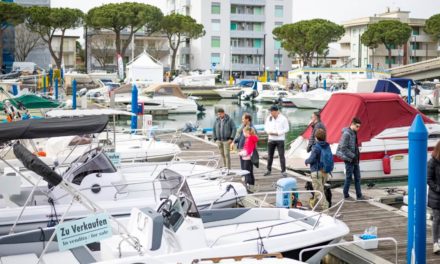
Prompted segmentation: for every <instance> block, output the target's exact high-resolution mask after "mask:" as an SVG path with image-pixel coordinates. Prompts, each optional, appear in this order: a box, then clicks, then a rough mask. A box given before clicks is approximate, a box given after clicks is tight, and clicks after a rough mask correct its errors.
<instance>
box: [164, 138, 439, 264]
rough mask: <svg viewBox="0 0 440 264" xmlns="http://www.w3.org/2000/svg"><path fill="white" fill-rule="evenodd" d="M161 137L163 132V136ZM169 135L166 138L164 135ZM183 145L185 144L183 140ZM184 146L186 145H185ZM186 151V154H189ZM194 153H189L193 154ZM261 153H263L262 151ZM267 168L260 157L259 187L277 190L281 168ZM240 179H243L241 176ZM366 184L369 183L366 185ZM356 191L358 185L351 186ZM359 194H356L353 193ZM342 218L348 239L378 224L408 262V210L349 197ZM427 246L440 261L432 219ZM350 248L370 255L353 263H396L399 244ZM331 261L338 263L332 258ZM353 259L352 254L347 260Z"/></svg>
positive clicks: (209, 145) (302, 180)
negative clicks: (355, 186)
mask: <svg viewBox="0 0 440 264" xmlns="http://www.w3.org/2000/svg"><path fill="white" fill-rule="evenodd" d="M159 138H160V136H159ZM163 139H166V138H163ZM180 143H181V144H182V143H185V144H184V145H185V146H187V147H189V149H188V150H190V151H198V150H201V151H212V152H214V153H218V149H217V147H216V145H215V144H214V143H213V142H209V141H206V140H203V139H199V138H197V137H195V136H192V135H188V134H182V137H181V139H180ZM182 145H183V144H182ZM183 150H184V149H183ZM185 155H186V154H185V153H183V154H182V157H185ZM191 155H193V153H188V154H187V156H188V157H190V156H191ZM260 156H261V154H260ZM231 163H232V168H233V169H239V168H240V164H239V158H238V155H237V154H231ZM265 171H266V166H265V161H264V160H260V167H259V168H258V169H257V168H254V175H255V180H256V189H257V191H260V192H265V191H275V189H276V187H275V185H276V181H277V180H278V179H280V178H281V177H282V176H281V172H280V170H279V169H278V168H276V167H275V166H274V168H273V169H272V174H271V175H270V176H263V174H264V172H265ZM288 173H289V175H290V177H295V178H296V179H297V182H298V188H299V190H305V188H304V186H305V184H306V181H307V180H308V177H307V176H304V175H300V174H298V173H295V172H292V171H289V172H288ZM237 180H238V181H239V180H240V179H237ZM362 187H363V188H365V186H362ZM350 190H351V191H354V186H352V187H351V188H350ZM332 194H333V198H332V201H333V203H336V202H338V201H340V200H341V199H342V197H343V196H342V188H341V187H338V188H333V189H332ZM351 196H352V197H355V195H354V194H352V195H351ZM309 197H310V195H309V194H304V195H301V196H300V198H301V200H302V202H303V204H304V205H307V200H308V198H309ZM341 216H342V217H341V218H340V219H341V220H342V221H344V222H345V223H346V224H347V226H348V227H349V228H350V234H349V235H347V236H346V237H344V240H346V241H352V240H353V234H361V233H363V231H364V230H365V229H366V228H367V227H369V226H377V228H378V237H382V238H383V237H393V238H395V239H396V240H397V242H398V263H406V246H407V217H406V214H405V213H404V212H402V211H400V210H398V209H396V208H394V207H391V206H388V205H385V204H382V203H379V202H375V201H374V200H373V199H371V200H368V201H359V202H358V201H352V202H350V201H346V202H345V203H344V205H343V207H342V210H341ZM427 229H428V230H427V249H426V256H427V258H426V263H440V255H434V254H433V253H432V236H431V232H432V231H431V223H430V221H428V228H427ZM344 248H345V249H348V251H356V254H359V252H361V253H360V254H361V255H363V257H364V258H366V259H367V261H365V262H360V261H359V260H356V262H351V263H395V246H394V244H393V243H392V242H388V241H381V242H379V247H378V249H374V250H368V252H366V251H364V250H362V249H361V248H359V247H357V246H355V245H351V246H348V247H344ZM331 263H334V262H333V261H331ZM340 263H350V258H348V259H346V260H345V262H344V261H343V262H340Z"/></svg>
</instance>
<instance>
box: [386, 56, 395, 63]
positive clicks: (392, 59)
mask: <svg viewBox="0 0 440 264" xmlns="http://www.w3.org/2000/svg"><path fill="white" fill-rule="evenodd" d="M385 64H390V59H389V57H388V56H386V57H385ZM391 64H396V56H391Z"/></svg>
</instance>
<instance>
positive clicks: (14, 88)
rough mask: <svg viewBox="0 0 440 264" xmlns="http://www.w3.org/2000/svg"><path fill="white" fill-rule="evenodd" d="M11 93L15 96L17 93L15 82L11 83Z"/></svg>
mask: <svg viewBox="0 0 440 264" xmlns="http://www.w3.org/2000/svg"><path fill="white" fill-rule="evenodd" d="M12 94H13V95H14V96H15V95H17V94H18V88H17V85H16V84H13V85H12Z"/></svg>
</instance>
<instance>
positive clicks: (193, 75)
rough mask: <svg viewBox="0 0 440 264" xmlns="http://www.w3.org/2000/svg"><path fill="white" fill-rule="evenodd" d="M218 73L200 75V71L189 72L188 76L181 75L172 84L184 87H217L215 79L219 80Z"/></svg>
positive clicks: (207, 72)
mask: <svg viewBox="0 0 440 264" xmlns="http://www.w3.org/2000/svg"><path fill="white" fill-rule="evenodd" d="M217 76H218V74H217V73H211V71H210V70H207V71H204V72H203V73H199V72H198V71H195V72H189V73H188V74H186V75H183V74H181V75H179V76H177V77H176V78H174V80H173V81H172V83H176V84H178V85H182V86H211V87H212V86H215V78H217Z"/></svg>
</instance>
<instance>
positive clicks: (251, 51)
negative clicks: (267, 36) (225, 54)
mask: <svg viewBox="0 0 440 264" xmlns="http://www.w3.org/2000/svg"><path fill="white" fill-rule="evenodd" d="M231 53H232V54H245V55H255V54H260V55H263V53H264V52H263V49H262V48H251V47H231Z"/></svg>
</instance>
